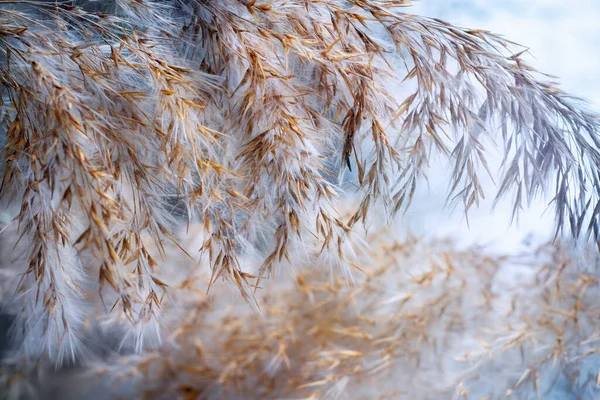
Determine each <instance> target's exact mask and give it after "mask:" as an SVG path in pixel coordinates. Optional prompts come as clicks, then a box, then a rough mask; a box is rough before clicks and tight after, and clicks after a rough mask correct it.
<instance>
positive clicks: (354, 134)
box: [0, 0, 600, 391]
mask: <svg viewBox="0 0 600 400" xmlns="http://www.w3.org/2000/svg"><path fill="white" fill-rule="evenodd" d="M406 5H408V1H406V0H396V1H375V0H351V1H338V0H304V1H278V0H268V1H267V0H244V1H242V0H239V1H238V0H174V1H147V0H114V1H102V2H96V1H83V0H82V1H27V0H21V1H19V0H15V1H9V0H6V1H5V0H0V98H1V100H2V102H1V104H0V137H1V140H0V143H1V144H2V146H3V158H2V164H1V168H2V180H1V186H0V202H1V203H2V204H4V205H5V206H6V207H5V209H6V212H4V214H3V215H7V218H6V222H3V224H4V225H5V227H3V228H0V229H5V228H6V229H8V230H9V231H10V232H11V233H10V235H7V232H9V231H6V230H5V231H3V232H2V233H0V235H2V236H1V238H2V240H3V241H5V242H6V243H2V257H1V258H2V261H1V262H2V263H3V264H5V263H8V264H9V266H8V268H7V269H6V270H3V271H2V273H3V274H7V275H9V276H8V277H7V279H6V280H4V281H3V285H4V286H5V289H6V292H11V293H10V294H9V295H7V296H5V301H4V302H5V303H6V304H7V307H9V309H10V310H12V312H13V313H14V314H16V315H17V319H18V321H17V324H16V335H15V337H16V340H17V347H18V348H19V349H20V350H19V351H18V352H17V354H16V355H15V357H17V358H18V357H21V358H23V357H24V358H25V359H29V360H36V359H38V358H39V357H40V356H44V357H50V359H51V360H52V361H53V362H55V363H56V364H60V363H62V362H63V359H65V357H66V356H67V358H68V359H70V360H75V359H76V358H77V355H78V354H82V353H85V352H92V353H93V352H94V351H93V350H91V349H90V348H89V347H90V345H87V344H86V343H84V338H85V332H86V329H87V328H88V326H87V323H86V318H85V316H86V315H90V313H91V315H95V316H98V319H99V320H104V319H106V320H110V321H111V322H110V324H116V325H118V326H122V327H123V328H122V329H123V335H122V337H121V338H120V339H123V338H124V339H123V340H122V341H123V343H121V345H122V346H121V347H123V346H125V347H127V346H132V347H133V348H134V349H137V350H138V351H141V350H142V349H143V348H145V347H146V345H147V344H150V345H151V346H160V337H161V335H160V332H161V327H160V325H161V324H163V325H164V324H166V323H167V320H168V318H167V317H165V316H164V315H163V311H162V310H161V307H162V306H163V304H162V303H163V299H166V298H169V297H170V296H175V297H177V293H170V289H169V288H168V287H167V283H168V281H169V278H170V277H171V275H173V274H177V273H178V272H177V265H175V264H174V263H173V261H172V258H173V257H174V255H173V254H174V251H175V250H173V249H176V248H178V247H182V246H181V243H180V242H181V239H182V235H183V234H182V233H181V232H183V230H182V229H181V228H182V227H184V226H197V225H198V224H200V225H201V226H202V230H201V231H202V235H200V234H199V235H198V238H201V240H198V241H197V247H196V248H193V249H189V251H188V253H191V254H188V255H189V256H190V257H195V254H196V253H197V252H198V251H199V250H201V251H202V252H203V254H205V256H206V263H198V264H197V268H198V269H200V268H201V266H204V265H208V266H209V267H210V269H211V277H210V279H209V282H210V285H209V286H211V285H213V284H216V283H217V281H218V280H221V278H223V279H226V280H229V281H231V282H233V283H234V284H235V285H236V286H237V288H238V289H239V291H240V293H241V294H242V297H243V298H244V299H245V300H246V301H247V302H249V303H250V304H251V305H252V306H253V307H254V309H256V310H258V309H260V308H265V305H264V304H262V305H261V301H262V300H260V299H261V297H262V296H263V295H264V294H265V293H262V290H261V289H260V288H259V286H262V285H263V284H264V280H263V278H267V277H269V276H271V275H272V272H274V270H275V267H276V266H277V265H278V264H280V263H282V262H287V261H290V262H289V264H298V263H297V262H296V260H294V262H291V261H292V254H293V255H294V258H296V259H302V258H303V257H304V258H306V257H307V256H306V255H305V254H306V252H308V251H309V250H307V249H313V247H314V248H317V249H319V251H320V252H321V255H322V260H326V262H325V261H324V262H323V268H324V269H325V271H324V272H323V273H325V272H326V273H327V274H329V273H330V272H331V273H333V275H337V274H339V273H340V271H343V272H345V273H346V274H349V272H350V271H351V270H352V269H353V268H354V267H355V266H356V265H355V263H354V262H353V261H352V258H353V256H352V249H353V246H352V245H351V244H352V242H351V241H350V237H351V236H352V231H353V229H355V228H356V227H357V226H358V225H357V222H359V221H361V222H365V221H367V219H368V218H369V216H370V213H369V209H370V205H371V204H372V203H373V202H375V201H379V202H380V203H378V204H379V205H380V206H382V208H383V209H385V211H386V212H387V213H388V214H389V215H393V214H395V213H396V212H398V211H399V210H401V209H403V208H404V207H406V206H408V204H409V203H410V200H411V197H412V194H413V192H414V190H415V187H416V185H417V183H418V181H419V178H420V177H421V176H422V175H423V174H424V171H425V167H426V165H427V163H428V159H429V157H430V156H431V154H432V153H433V152H434V151H435V152H438V153H439V154H440V155H442V156H444V157H447V158H448V159H450V160H451V161H452V162H453V163H454V168H453V171H452V173H451V182H452V184H451V187H450V193H449V195H450V198H452V199H454V200H455V201H458V202H462V203H463V204H464V206H465V209H467V210H468V209H469V208H470V207H471V206H473V205H475V204H477V203H478V201H479V200H480V199H481V198H482V197H483V195H484V193H483V191H482V188H481V185H480V179H479V175H478V174H479V171H480V169H482V168H483V169H487V164H486V161H485V160H486V149H484V148H483V146H482V144H481V143H482V140H483V139H484V138H485V137H490V138H492V139H493V140H494V141H495V143H497V144H498V146H500V148H501V150H502V151H503V152H504V154H505V156H506V158H505V163H504V166H505V168H504V169H503V170H502V171H501V173H500V175H499V177H498V178H499V179H498V182H499V188H498V193H497V195H498V196H502V195H504V194H507V193H513V194H514V196H515V198H514V204H515V211H516V210H517V209H518V208H519V207H520V206H521V204H522V203H523V202H524V201H527V200H529V199H531V198H532V197H534V196H536V195H539V194H540V193H542V192H545V191H546V190H547V189H550V191H551V192H552V193H553V195H552V196H553V197H554V204H555V208H556V221H557V234H558V233H559V232H560V231H561V230H562V228H563V227H565V226H566V227H569V228H570V230H571V231H572V233H573V235H574V236H576V237H579V236H580V235H584V234H589V235H591V236H592V239H593V240H596V239H597V238H598V236H599V235H600V231H599V230H598V227H600V219H599V216H600V183H599V181H598V177H599V174H598V172H599V168H598V166H599V165H600V150H599V148H600V146H599V144H600V143H599V142H598V133H599V132H600V129H599V128H600V125H599V123H598V119H597V118H596V116H595V115H592V114H590V113H587V112H586V111H585V110H584V109H583V108H581V105H580V102H579V101H578V100H576V99H573V98H571V97H569V96H567V95H566V94H564V93H562V92H561V91H560V90H558V89H557V88H556V87H554V86H553V85H552V84H550V83H546V82H545V81H544V80H543V79H542V77H541V76H540V74H538V73H536V72H535V71H534V70H532V69H531V68H530V67H528V66H527V65H526V64H525V63H524V62H523V61H522V60H521V58H520V57H519V54H512V53H511V51H512V50H511V48H513V47H514V46H513V45H511V44H510V43H508V42H507V41H505V40H504V39H502V38H500V37H498V36H496V35H494V34H492V33H489V32H484V31H480V30H467V29H460V28H456V27H453V26H451V25H449V24H447V23H445V22H443V21H439V20H434V19H428V18H423V17H418V16H414V15H410V14H405V13H403V12H402V10H403V8H402V7H404V6H406ZM346 170H349V171H351V173H350V174H346V172H345V171H346ZM357 188H358V189H359V193H361V195H363V196H364V197H363V200H362V201H361V202H360V203H359V206H358V207H357V208H356V209H355V210H354V211H353V212H352V213H351V215H350V216H344V215H342V214H341V212H340V207H339V204H338V202H339V200H338V198H339V196H340V195H344V194H345V195H347V193H348V192H349V191H355V190H356V189H357ZM554 193H555V195H554ZM349 241H350V242H349ZM181 250H182V253H185V252H184V251H183V249H181ZM303 250H304V252H303ZM303 254H304V256H303ZM6 260H10V261H6ZM248 260H251V261H248ZM286 260H287V261H286ZM303 262H304V261H302V260H300V261H299V263H300V264H302V263H303ZM338 267H342V268H341V269H339V268H338ZM540 290H541V288H540ZM257 293H258V295H257ZM361 306H366V304H363V305H361ZM237 312H241V311H237ZM282 322H283V321H282ZM273 323H275V324H277V323H279V322H277V320H275V321H274V322H273ZM107 324H108V322H107ZM98 329H100V328H98ZM344 329H350V328H349V327H347V328H344ZM130 339H131V340H130ZM307 340H308V339H307ZM119 341H120V340H119ZM92 347H93V346H92ZM379 349H380V347H377V346H376V347H375V348H374V350H373V351H376V350H377V351H379ZM282 351H283V350H282ZM327 351H335V350H334V349H332V350H327ZM349 354H350V353H349ZM232 357H233V355H232ZM324 357H326V356H324ZM348 357H349V358H350V359H353V358H352V356H351V355H348ZM332 362H333V361H332ZM273 363H275V364H273V365H272V366H267V368H266V369H267V370H268V371H278V370H279V369H278V365H279V364H278V363H279V361H277V360H275V361H273ZM269 365H270V364H269ZM344 365H345V364H344V363H342V364H340V365H336V366H334V367H332V368H333V369H335V368H338V367H340V368H342V367H343V366H344ZM310 368H312V367H310ZM310 368H309V369H310ZM377 368H378V367H377V366H371V369H377ZM366 370H369V368H366ZM532 371H533V370H532ZM273 373H275V372H273ZM531 373H532V374H533V372H531ZM531 376H534V375H531ZM526 378H527V377H526ZM323 379H325V378H323ZM305 383H307V384H308V382H305ZM337 385H338V386H335V387H334V389H331V390H334V391H336V390H341V389H342V386H343V384H342V383H338V384H337Z"/></svg>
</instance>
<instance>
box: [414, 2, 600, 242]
mask: <svg viewBox="0 0 600 400" xmlns="http://www.w3.org/2000/svg"><path fill="white" fill-rule="evenodd" d="M407 12H408V13H416V14H421V15H424V16H428V17H436V18H440V19H443V20H446V21H448V22H450V23H452V24H455V25H458V26H461V27H464V28H477V29H483V30H489V31H492V32H494V33H497V34H500V35H502V36H503V37H504V38H506V39H508V40H511V41H513V42H516V43H518V44H520V45H522V46H524V49H529V50H528V52H527V53H526V54H524V56H523V58H524V59H525V60H527V61H528V62H529V64H530V65H532V66H533V67H535V68H536V69H538V70H539V71H541V72H544V73H546V74H550V75H553V76H555V77H557V78H552V80H555V81H557V82H559V83H560V87H561V88H562V89H563V90H564V91H566V92H568V93H569V94H572V95H574V96H578V97H581V98H583V99H585V100H587V101H588V108H590V109H591V110H593V111H596V112H600V76H598V71H600V23H599V21H600V1H598V0H569V1H564V0H421V1H414V5H413V7H410V8H408V9H407ZM549 79H550V78H549ZM498 156H499V155H498ZM447 169H448V168H447V165H446V164H444V163H435V162H434V163H432V164H431V172H430V174H429V178H430V179H429V185H427V183H424V184H423V185H422V186H421V187H420V189H419V191H418V193H417V194H416V195H415V200H414V203H413V205H412V206H411V208H410V209H409V210H408V212H407V213H406V215H405V219H404V227H405V229H406V230H408V231H410V232H412V233H415V234H418V235H425V236H434V237H446V236H450V237H453V238H458V240H459V242H460V244H463V245H471V244H474V243H477V244H482V245H485V246H486V247H487V248H488V249H490V250H492V251H495V252H501V253H504V252H515V251H517V250H518V249H519V248H520V247H521V246H522V243H523V241H524V240H525V239H527V240H528V241H533V242H543V241H546V240H548V239H551V238H552V235H553V233H554V231H553V210H552V208H548V207H547V206H548V204H549V202H550V200H551V199H550V198H546V199H539V200H538V201H536V202H534V203H532V204H531V205H530V207H528V208H524V209H523V210H522V212H521V213H520V217H519V219H518V221H514V223H513V224H512V225H510V224H509V223H508V221H510V217H511V215H512V202H511V199H510V198H506V199H505V201H502V202H500V203H499V204H498V205H497V206H496V207H495V208H494V209H492V203H493V195H494V193H495V191H496V190H495V188H494V185H495V184H494V182H493V181H492V180H491V179H488V181H487V182H486V187H487V188H488V190H487V191H486V194H488V193H489V196H488V198H487V199H486V201H485V202H484V203H483V204H481V205H480V207H479V208H478V209H473V210H472V211H470V212H469V215H468V224H467V220H466V218H465V216H464V213H463V212H462V210H461V209H460V206H459V207H458V208H457V209H456V210H454V211H453V212H451V211H452V210H450V209H448V208H447V207H444V205H445V203H446V193H447V188H448V176H447V175H446V173H445V171H447ZM493 172H495V171H493ZM496 183H498V182H496Z"/></svg>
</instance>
